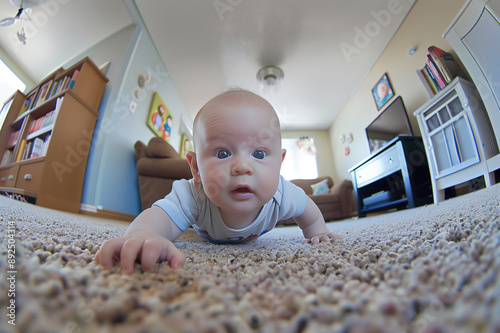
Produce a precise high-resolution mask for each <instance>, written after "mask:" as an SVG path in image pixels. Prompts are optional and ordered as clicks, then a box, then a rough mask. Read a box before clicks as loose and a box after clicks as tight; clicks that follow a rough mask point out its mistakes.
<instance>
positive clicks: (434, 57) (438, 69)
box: [417, 46, 467, 97]
mask: <svg viewBox="0 0 500 333" xmlns="http://www.w3.org/2000/svg"><path fill="white" fill-rule="evenodd" d="M427 51H428V52H429V53H428V54H427V58H426V63H425V65H424V67H423V68H421V69H419V70H417V76H418V78H419V79H420V82H422V85H423V87H424V89H425V91H426V93H427V94H428V95H429V97H432V96H434V95H435V94H437V93H438V92H439V91H441V90H442V89H443V88H444V87H446V86H447V85H448V84H449V83H450V82H451V81H453V80H454V79H455V78H456V77H457V76H462V77H467V76H466V74H465V71H464V70H462V67H461V65H460V64H459V63H458V61H457V60H456V59H455V58H454V57H453V55H451V54H450V53H448V52H445V51H443V50H442V49H440V48H438V47H436V46H430V47H428V48H427Z"/></svg>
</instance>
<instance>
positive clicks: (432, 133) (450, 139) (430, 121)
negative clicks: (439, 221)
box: [414, 77, 498, 203]
mask: <svg viewBox="0 0 500 333" xmlns="http://www.w3.org/2000/svg"><path fill="white" fill-rule="evenodd" d="M414 115H415V116H416V117H417V121H418V125H419V127H420V132H421V133H422V139H423V142H424V146H425V152H426V154H427V160H428V163H429V170H430V174H431V183H432V189H433V196H434V202H435V203H437V202H439V201H441V200H443V199H444V189H446V188H448V187H451V186H455V185H457V184H460V183H463V182H466V181H469V180H471V179H474V178H477V177H480V176H483V177H484V178H485V183H486V185H487V186H490V185H491V184H492V181H493V177H494V175H493V171H494V170H489V169H488V166H487V163H486V162H487V160H488V159H489V158H491V157H493V156H496V155H498V145H497V142H496V138H495V135H494V132H493V129H492V126H491V123H490V120H489V118H488V115H487V113H486V111H485V109H484V105H483V103H482V100H481V98H480V97H479V94H478V92H477V90H476V88H475V86H474V85H473V84H472V83H470V82H468V81H466V80H464V79H462V78H459V77H458V78H456V79H455V80H453V81H452V82H451V83H450V84H449V85H448V86H446V87H445V88H444V89H443V90H442V91H440V92H439V93H438V94H436V95H435V96H434V97H433V98H432V99H430V100H429V101H428V102H427V103H425V104H424V105H422V106H421V107H420V108H419V109H418V110H417V111H415V112H414Z"/></svg>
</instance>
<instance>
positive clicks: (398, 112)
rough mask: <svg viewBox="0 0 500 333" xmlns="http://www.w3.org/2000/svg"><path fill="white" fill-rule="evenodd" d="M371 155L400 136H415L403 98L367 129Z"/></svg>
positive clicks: (396, 100)
mask: <svg viewBox="0 0 500 333" xmlns="http://www.w3.org/2000/svg"><path fill="white" fill-rule="evenodd" d="M365 131H366V138H367V139H368V146H369V148H370V154H372V153H374V152H376V151H377V150H379V149H380V148H382V147H383V146H384V145H385V144H386V143H388V142H389V141H391V140H392V139H394V138H395V137H397V136H399V135H409V136H413V131H412V129H411V124H410V120H409V119H408V114H407V113H406V107H405V104H404V103H403V99H402V98H401V96H398V97H397V98H396V99H395V100H394V101H392V102H391V104H389V106H388V107H386V108H385V109H384V110H383V111H382V112H381V113H380V114H379V115H378V117H377V118H375V120H374V121H372V123H371V124H370V125H368V127H367V128H366V129H365Z"/></svg>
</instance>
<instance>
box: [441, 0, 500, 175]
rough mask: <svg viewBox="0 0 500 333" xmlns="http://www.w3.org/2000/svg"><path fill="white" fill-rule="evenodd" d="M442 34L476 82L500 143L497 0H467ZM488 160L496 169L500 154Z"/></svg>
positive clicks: (499, 21) (499, 18) (499, 14)
mask: <svg viewBox="0 0 500 333" xmlns="http://www.w3.org/2000/svg"><path fill="white" fill-rule="evenodd" d="M443 37H444V38H445V39H446V40H447V41H448V42H449V43H450V45H451V46H452V47H453V50H454V51H455V52H456V54H457V55H458V57H459V58H460V60H461V61H462V63H463V64H464V66H465V67H466V68H467V71H468V72H469V74H470V76H471V78H472V81H473V82H474V84H475V85H476V87H477V89H478V91H479V93H480V95H481V97H482V100H483V101H484V105H485V107H486V111H487V112H488V115H489V118H490V120H491V124H492V126H493V130H494V132H495V134H496V141H497V145H498V146H500V82H499V78H500V66H499V64H498V59H499V58H500V42H499V40H500V0H468V1H467V2H466V3H465V4H464V6H463V7H462V9H461V10H460V12H459V13H458V15H457V17H456V18H455V20H454V21H453V22H452V23H451V24H450V27H449V28H448V29H447V30H446V31H445V32H444V34H443ZM487 164H488V169H489V170H494V169H499V168H500V155H497V156H494V157H492V158H489V159H488V161H487Z"/></svg>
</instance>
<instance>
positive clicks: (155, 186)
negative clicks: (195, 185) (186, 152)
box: [134, 137, 193, 210]
mask: <svg viewBox="0 0 500 333" xmlns="http://www.w3.org/2000/svg"><path fill="white" fill-rule="evenodd" d="M134 150H135V160H136V168H137V176H138V179H139V193H140V195H141V207H142V210H144V209H146V208H149V207H151V205H152V204H153V203H154V202H155V201H156V200H158V199H161V198H163V197H165V195H167V194H168V193H170V191H171V190H172V184H173V183H174V181H176V180H178V179H183V178H185V179H190V178H192V177H193V176H192V174H191V169H190V168H189V164H188V162H187V160H185V159H183V158H182V157H181V156H180V155H179V154H178V153H177V152H176V151H175V149H174V148H173V147H172V146H171V145H170V144H169V143H167V142H166V141H165V140H163V139H162V138H159V137H154V138H152V139H151V140H149V143H148V145H147V146H146V145H145V144H144V143H143V142H142V141H137V142H136V143H135V145H134Z"/></svg>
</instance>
